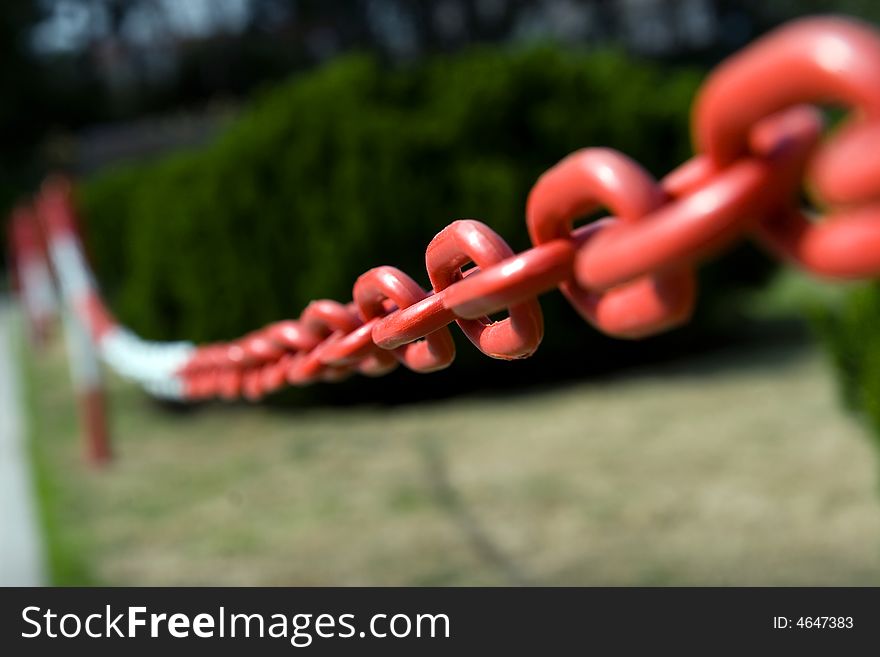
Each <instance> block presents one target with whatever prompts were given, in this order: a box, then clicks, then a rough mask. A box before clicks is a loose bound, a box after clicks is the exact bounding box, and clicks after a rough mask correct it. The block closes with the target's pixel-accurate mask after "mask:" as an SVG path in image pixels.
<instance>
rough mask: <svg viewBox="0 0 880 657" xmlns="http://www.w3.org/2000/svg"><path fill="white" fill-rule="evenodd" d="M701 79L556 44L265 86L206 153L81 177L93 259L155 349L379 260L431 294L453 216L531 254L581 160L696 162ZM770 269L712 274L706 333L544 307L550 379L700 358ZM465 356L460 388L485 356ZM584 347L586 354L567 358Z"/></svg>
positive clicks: (467, 352)
mask: <svg viewBox="0 0 880 657" xmlns="http://www.w3.org/2000/svg"><path fill="white" fill-rule="evenodd" d="M700 78H701V75H700V73H699V72H698V71H695V70H692V69H670V68H660V67H657V66H651V65H647V64H645V63H643V62H639V61H634V60H632V59H630V58H627V57H626V56H623V55H621V54H619V53H615V52H603V53H592V54H572V53H571V52H563V51H560V50H555V49H550V48H544V49H532V50H528V51H520V52H511V51H506V50H498V49H478V50H472V51H468V52H465V53H463V54H459V55H456V56H452V57H438V58H434V59H429V60H427V61H425V62H424V63H422V64H419V65H417V66H414V67H411V68H405V69H396V70H391V71H389V70H387V69H385V68H383V67H382V66H381V65H380V64H379V63H377V62H376V61H375V60H374V59H372V58H370V57H367V56H350V57H346V58H343V59H340V60H337V61H335V62H333V63H332V64H330V65H328V66H326V67H324V68H322V69H320V70H317V71H314V72H311V73H307V74H304V75H302V76H299V77H296V78H294V79H293V80H291V81H290V82H288V83H286V84H284V85H282V86H280V87H277V88H274V89H271V90H268V91H266V92H264V93H263V94H262V95H261V96H259V97H258V98H256V99H255V100H254V101H253V103H252V105H251V106H250V108H249V109H248V110H247V111H246V112H245V113H244V114H243V116H242V117H241V118H240V119H239V120H238V121H237V122H236V123H235V124H234V125H233V126H232V127H231V129H229V131H228V132H227V133H226V134H224V135H223V136H222V138H220V139H219V140H218V141H216V142H215V143H213V144H212V145H210V146H209V147H206V148H203V149H201V150H198V151H191V152H186V153H182V154H178V155H175V156H172V157H170V158H166V159H162V160H159V161H156V162H154V163H149V164H141V165H136V166H129V167H127V168H124V169H118V170H116V171H113V172H109V173H105V174H102V175H100V176H98V177H96V178H94V179H92V180H89V181H87V182H86V183H85V184H83V185H82V187H81V190H80V191H81V193H80V202H81V205H82V208H83V211H84V215H85V220H86V224H87V229H88V236H89V243H90V248H91V252H92V254H93V257H94V261H95V265H96V268H97V271H98V274H99V276H100V278H101V280H102V282H103V283H104V284H105V289H106V291H107V292H108V293H109V296H110V300H111V302H112V305H113V307H114V309H115V310H116V311H118V313H119V316H120V317H121V319H122V320H123V321H124V322H125V323H127V324H129V325H130V326H132V327H133V328H134V329H135V330H137V331H139V332H141V333H142V334H144V335H145V336H146V337H149V338H157V339H167V338H179V337H187V338H190V339H194V340H199V341H201V340H216V339H223V338H230V337H233V336H237V335H240V334H242V333H243V332H246V331H248V330H251V329H253V328H255V327H258V326H260V325H262V324H265V323H268V322H270V321H273V320H277V319H279V318H282V317H290V316H295V315H297V314H298V313H299V312H300V310H301V309H302V308H303V306H304V305H305V304H306V303H307V302H308V301H309V300H310V299H313V298H316V297H329V298H337V299H341V300H347V299H350V298H351V286H352V283H353V282H354V280H355V279H356V278H357V276H358V275H359V274H361V273H362V272H364V271H365V270H367V269H369V268H370V267H373V266H376V265H379V264H391V265H394V266H397V267H400V268H401V269H403V270H404V271H407V272H409V273H410V274H411V275H413V276H414V277H415V278H416V279H417V280H419V281H421V282H422V283H426V282H427V276H426V274H425V271H424V249H425V246H426V245H427V243H428V242H429V241H430V239H431V238H432V237H433V235H434V234H435V233H436V232H437V231H439V230H440V229H441V228H443V227H444V226H445V225H447V224H448V223H449V222H450V221H452V220H453V219H456V218H462V217H470V218H478V219H480V220H482V221H484V222H486V223H487V224H489V225H490V226H491V227H492V228H493V229H495V230H496V231H497V232H499V233H500V234H501V235H502V236H504V238H505V239H507V240H508V241H509V242H510V244H511V246H512V247H513V248H514V249H516V250H520V249H523V248H525V247H527V246H528V239H527V234H526V228H525V221H524V218H523V208H524V205H525V200H526V196H527V194H528V191H529V188H530V187H531V185H532V184H533V183H534V181H535V179H536V178H537V176H538V175H539V174H540V173H541V172H542V171H543V170H545V169H546V168H548V167H549V166H551V165H552V164H554V163H555V162H556V161H558V160H559V159H560V158H562V157H563V156H565V155H566V154H567V153H569V152H571V151H572V150H575V149H577V148H580V147H584V146H588V145H605V146H610V147H613V148H617V149H620V150H621V151H623V152H625V153H628V154H629V155H631V156H633V157H635V158H636V159H637V160H639V161H640V162H641V163H642V164H643V165H644V166H645V167H646V168H647V169H649V170H650V171H652V172H653V173H655V174H662V173H665V172H667V171H669V170H670V169H672V168H673V167H674V166H676V165H677V164H678V163H680V162H682V161H684V160H685V159H686V158H687V157H688V154H689V153H688V151H689V148H688V143H689V140H688V120H687V119H688V106H689V103H690V101H691V98H692V96H693V94H694V91H695V88H696V86H697V84H698V82H699V80H700ZM769 268H770V265H769V264H768V261H766V260H765V259H763V258H761V257H759V256H757V255H755V254H754V253H753V252H751V251H748V250H743V249H740V251H739V252H737V253H736V254H734V255H733V256H732V257H730V258H727V259H724V260H722V261H720V262H719V263H716V264H714V265H712V266H710V267H709V268H708V269H707V271H706V274H705V275H704V277H703V283H704V286H705V287H707V288H708V289H706V290H704V291H703V292H702V294H701V297H702V303H703V304H705V305H703V306H702V307H701V312H700V317H699V318H698V321H697V322H696V326H695V327H691V328H690V329H688V330H683V331H678V332H675V333H673V334H672V336H673V337H669V336H667V337H666V338H657V339H652V340H648V341H645V342H643V343H640V344H639V345H638V346H636V345H635V344H634V343H625V342H620V341H611V340H607V339H605V338H602V337H600V336H599V335H598V334H596V333H595V332H594V331H592V330H591V329H589V328H587V327H586V326H584V325H583V323H582V322H581V320H579V319H578V318H577V317H576V315H575V314H574V312H573V311H571V310H570V309H569V308H568V307H567V306H566V304H565V302H564V300H561V299H560V298H559V295H548V297H545V299H547V302H545V303H544V308H545V312H546V325H547V327H548V331H547V335H546V337H545V341H544V345H543V346H542V350H541V353H542V354H543V355H544V357H545V359H546V358H550V359H553V357H554V356H556V357H557V359H556V360H557V361H558V362H557V363H556V369H554V368H552V367H551V368H549V369H550V370H551V371H547V367H546V366H545V368H544V370H543V371H545V372H546V373H547V374H555V373H558V371H559V368H562V369H565V368H571V369H573V370H577V371H578V372H585V373H586V372H589V371H595V370H597V369H603V368H607V367H609V366H612V364H616V362H618V361H619V360H620V359H622V358H624V359H625V357H626V356H627V355H632V356H633V357H634V358H638V359H639V360H642V359H644V358H645V356H646V355H647V354H650V353H655V352H662V351H668V350H669V349H672V348H674V345H685V346H686V347H687V348H693V346H694V336H695V335H705V334H706V333H707V332H706V330H705V329H706V328H707V327H708V326H710V325H711V322H710V321H709V319H711V318H717V317H718V311H719V309H720V308H722V305H719V304H726V306H723V307H726V308H727V309H728V310H729V309H730V304H731V299H732V296H731V295H732V294H733V292H734V291H735V290H736V289H739V288H741V287H743V286H745V285H754V284H757V283H760V282H761V281H762V280H764V278H765V276H766V274H767V272H768V271H769ZM458 344H459V361H464V362H459V364H458V365H457V367H456V368H453V369H455V371H456V374H457V375H458V376H459V377H460V376H462V375H463V374H464V373H466V372H467V371H468V370H467V363H468V362H473V361H475V360H477V357H476V356H475V353H476V352H475V350H474V349H473V348H472V347H471V346H470V345H469V344H468V343H466V341H464V340H461V341H459V343H458ZM577 350H590V352H591V353H590V355H589V357H585V358H577V359H572V358H571V354H572V352H573V351H577ZM480 358H482V357H480ZM482 360H483V361H485V359H482ZM544 362H545V364H546V363H548V362H550V361H547V360H545V361H544ZM503 365H504V366H505V367H507V368H508V369H507V370H502V371H505V372H508V373H509V372H510V368H511V367H513V366H511V365H509V364H503ZM517 365H518V366H519V364H517ZM481 371H482V370H481ZM519 372H521V373H526V372H528V373H529V374H528V376H532V374H534V372H533V370H531V369H522V366H520V369H519ZM547 374H545V376H546V375H547ZM441 378H442V377H441ZM438 381H440V383H438V385H439V386H440V387H441V388H442V387H443V385H444V384H443V383H442V381H441V380H440V379H438ZM450 381H451V382H452V384H453V385H456V386H460V385H462V384H461V380H460V379H458V380H456V379H455V378H452V379H449V380H448V381H447V383H449V382H450Z"/></svg>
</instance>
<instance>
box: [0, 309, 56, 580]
mask: <svg viewBox="0 0 880 657" xmlns="http://www.w3.org/2000/svg"><path fill="white" fill-rule="evenodd" d="M17 319H18V316H17V312H16V309H15V308H14V307H13V306H12V304H11V303H9V301H7V300H5V299H2V298H0V586H41V585H44V584H45V583H46V581H47V573H46V559H45V552H44V548H43V544H42V541H41V536H40V529H39V522H38V517H37V504H36V500H35V498H34V492H35V489H34V482H33V478H32V472H31V464H30V455H29V453H28V446H27V442H26V441H27V436H28V433H27V427H26V425H25V418H24V403H23V402H24V399H23V396H22V389H21V381H20V372H19V365H20V362H19V358H18V353H17V350H18V349H19V348H21V347H20V345H21V344H22V343H21V340H20V339H19V337H20V336H19V335H18V331H17V329H18V327H19V323H18V322H17Z"/></svg>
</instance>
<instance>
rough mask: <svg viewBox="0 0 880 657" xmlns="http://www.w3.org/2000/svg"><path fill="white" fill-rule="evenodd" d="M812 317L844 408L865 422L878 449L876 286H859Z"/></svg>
mask: <svg viewBox="0 0 880 657" xmlns="http://www.w3.org/2000/svg"><path fill="white" fill-rule="evenodd" d="M812 316H813V320H814V325H815V326H816V328H817V329H818V334H819V336H820V338H821V339H822V342H823V344H824V345H825V347H826V349H827V351H828V353H829V354H830V356H831V359H832V363H833V364H834V367H835V370H836V371H837V375H838V377H837V380H838V384H839V389H840V393H841V397H842V400H843V402H844V404H845V405H846V407H847V408H849V409H850V410H852V411H854V412H855V413H857V414H858V415H860V416H861V417H862V418H863V419H864V420H865V421H866V423H867V424H868V425H869V426H870V428H871V429H872V431H873V434H874V437H875V439H876V440H877V441H878V445H880V331H878V330H877V327H878V326H880V284H878V283H869V284H865V285H860V286H858V287H856V288H854V289H853V290H851V291H850V292H848V293H847V294H846V295H845V296H844V297H843V299H842V300H841V301H840V302H839V303H837V304H834V305H833V306H827V305H825V306H822V307H821V309H820V308H818V307H817V308H816V309H814V311H813V313H812Z"/></svg>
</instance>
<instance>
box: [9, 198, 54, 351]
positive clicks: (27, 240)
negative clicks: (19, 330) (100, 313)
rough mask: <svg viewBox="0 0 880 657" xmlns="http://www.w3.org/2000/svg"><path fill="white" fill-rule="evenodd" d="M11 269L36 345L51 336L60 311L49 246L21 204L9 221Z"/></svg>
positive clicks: (32, 213) (29, 209) (29, 331)
mask: <svg viewBox="0 0 880 657" xmlns="http://www.w3.org/2000/svg"><path fill="white" fill-rule="evenodd" d="M8 240H9V242H8V244H9V260H10V261H9V270H10V272H11V274H12V284H13V288H14V290H15V292H16V294H17V296H18V298H19V301H20V303H21V306H22V308H23V310H24V315H25V319H26V320H27V327H28V337H29V338H30V340H31V342H32V343H33V344H35V345H37V346H39V345H42V344H43V343H44V342H45V340H46V338H47V337H48V335H49V330H50V328H51V325H52V321H53V319H54V318H55V315H56V313H57V303H56V299H55V288H54V285H53V283H52V274H51V271H50V270H49V264H48V262H47V255H46V245H45V243H44V241H43V239H42V230H41V228H40V225H39V223H38V222H37V217H36V215H35V214H34V211H33V209H31V208H30V207H28V206H26V205H20V206H18V207H17V208H16V209H15V210H14V211H13V213H12V216H11V217H10V222H9V236H8Z"/></svg>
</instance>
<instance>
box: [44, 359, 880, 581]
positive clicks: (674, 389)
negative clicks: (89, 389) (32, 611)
mask: <svg viewBox="0 0 880 657" xmlns="http://www.w3.org/2000/svg"><path fill="white" fill-rule="evenodd" d="M31 382H32V393H33V394H32V406H33V410H34V411H35V420H36V425H35V427H36V434H37V435H36V439H37V441H38V445H37V450H38V454H39V455H40V461H41V469H42V472H43V479H44V482H46V481H47V482H49V484H51V485H49V486H47V487H44V488H47V489H48V491H49V498H50V503H49V506H50V512H51V514H50V515H51V517H50V520H52V527H53V528H54V529H53V531H52V536H53V542H54V543H55V546H54V547H55V550H56V551H59V550H61V551H65V550H66V551H69V552H72V553H74V557H75V558H76V559H78V560H79V561H80V562H81V564H84V566H85V567H84V568H83V569H80V570H78V571H76V573H75V574H72V575H69V576H67V577H61V579H62V581H67V582H68V583H69V582H70V581H93V582H97V583H109V584H251V585H256V584H290V585H297V584H298V585H310V584H404V585H411V584H417V585H428V584H443V585H446V584H506V583H519V582H527V583H540V584H551V585H554V584H612V585H617V584H622V585H628V584H759V585H763V584H768V585H769V584H841V585H851V584H873V585H878V584H880V496H878V486H877V467H876V466H877V464H876V459H875V455H874V453H873V450H872V448H871V445H870V444H869V441H868V440H867V439H866V436H865V435H863V432H862V430H861V429H860V428H859V427H858V426H857V425H856V424H855V423H854V421H853V420H852V419H851V418H849V417H847V416H846V415H844V414H843V413H842V411H841V410H839V408H838V405H837V403H836V400H835V397H834V393H833V389H832V381H831V376H830V373H829V372H828V371H827V370H826V369H825V367H824V364H823V363H822V362H821V361H820V359H819V358H818V357H817V356H816V355H815V354H814V353H812V352H811V351H809V350H806V349H803V348H789V349H784V350H780V349H779V348H773V349H764V350H759V351H751V352H745V353H736V354H732V355H728V356H714V357H710V358H704V359H701V360H698V361H696V362H692V363H689V364H683V365H677V366H668V367H664V368H660V369H656V370H653V371H648V372H643V373H640V374H637V375H634V376H629V377H627V378H621V379H618V380H612V381H605V382H601V383H586V384H578V385H573V386H570V387H566V388H562V389H555V390H550V391H546V392H538V393H531V394H528V395H522V396H516V397H508V398H494V399H460V400H452V401H444V402H442V403H436V404H431V405H419V406H411V407H405V408H396V409H390V410H389V409H374V408H355V409H350V410H338V409H336V410H333V409H315V410H312V411H308V412H301V413H296V414H287V415H284V414H279V413H273V412H270V411H268V410H266V409H260V408H256V409H248V408H238V407H229V408H226V407H221V406H212V407H209V408H206V409H203V410H202V411H199V412H195V413H190V414H186V415H174V414H168V413H163V412H161V411H159V410H158V409H157V408H156V407H155V406H153V405H151V404H149V403H147V402H146V401H145V400H144V398H143V397H141V396H140V395H139V394H137V393H136V392H135V391H134V390H132V389H130V388H128V387H127V386H123V385H119V384H116V385H114V387H113V394H112V401H113V406H114V433H115V434H116V438H117V446H118V453H119V459H118V461H117V462H116V463H115V464H114V465H113V467H111V468H110V469H108V470H106V471H105V472H100V473H96V472H92V471H89V470H88V469H87V468H85V467H84V466H83V465H82V463H81V461H80V457H79V452H78V449H77V441H76V437H75V430H74V426H75V423H74V419H73V409H72V405H71V399H70V394H69V388H68V380H67V377H66V374H65V373H64V370H63V359H62V355H61V353H60V351H59V348H54V349H53V351H52V352H51V353H49V354H48V355H46V356H45V357H43V358H42V359H41V361H40V362H39V363H37V364H35V365H32V366H31ZM365 385H368V384H365ZM68 556H70V555H68Z"/></svg>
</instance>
